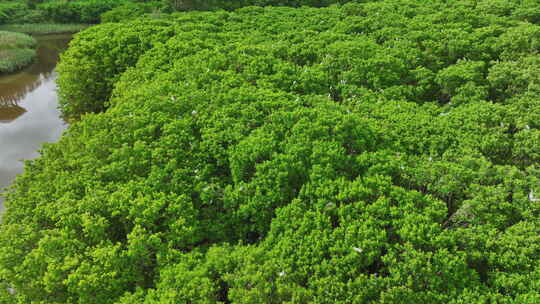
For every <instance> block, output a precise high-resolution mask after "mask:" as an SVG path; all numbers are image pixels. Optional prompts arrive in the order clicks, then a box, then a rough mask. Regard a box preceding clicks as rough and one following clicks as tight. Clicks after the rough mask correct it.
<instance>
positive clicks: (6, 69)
mask: <svg viewBox="0 0 540 304" xmlns="http://www.w3.org/2000/svg"><path fill="white" fill-rule="evenodd" d="M36 44H37V43H36V40H35V39H34V38H32V37H30V36H28V35H25V34H22V33H12V32H5V31H1V30H0V74H4V73H10V72H13V71H16V70H19V69H21V68H23V67H25V66H27V65H28V64H30V63H31V62H32V61H33V60H34V58H35V57H36V51H35V48H36Z"/></svg>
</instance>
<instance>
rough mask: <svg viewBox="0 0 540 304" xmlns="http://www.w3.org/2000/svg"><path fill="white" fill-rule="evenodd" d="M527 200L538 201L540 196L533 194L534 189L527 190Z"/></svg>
mask: <svg viewBox="0 0 540 304" xmlns="http://www.w3.org/2000/svg"><path fill="white" fill-rule="evenodd" d="M529 201H531V202H540V198H538V197H535V196H534V191H533V190H532V189H531V192H529Z"/></svg>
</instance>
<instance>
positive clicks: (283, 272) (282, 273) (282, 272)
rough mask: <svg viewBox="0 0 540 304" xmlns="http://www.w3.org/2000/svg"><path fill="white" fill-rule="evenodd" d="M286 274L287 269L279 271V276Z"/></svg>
mask: <svg viewBox="0 0 540 304" xmlns="http://www.w3.org/2000/svg"><path fill="white" fill-rule="evenodd" d="M286 274H287V273H286V272H285V271H281V272H280V273H279V276H280V277H282V276H284V275H286Z"/></svg>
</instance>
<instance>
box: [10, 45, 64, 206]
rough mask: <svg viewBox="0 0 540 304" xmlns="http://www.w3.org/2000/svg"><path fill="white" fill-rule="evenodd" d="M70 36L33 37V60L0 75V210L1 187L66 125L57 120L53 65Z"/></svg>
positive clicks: (58, 118)
mask: <svg viewBox="0 0 540 304" xmlns="http://www.w3.org/2000/svg"><path fill="white" fill-rule="evenodd" d="M70 39H71V35H48V36H41V37H36V40H37V41H38V49H37V56H38V57H37V60H36V62H35V63H34V64H33V65H32V66H30V67H28V68H26V69H25V70H23V71H21V72H19V73H16V74H12V75H7V76H0V210H2V209H3V201H4V198H3V197H2V192H1V189H2V188H4V187H6V186H8V185H9V184H10V183H11V182H12V181H13V179H14V178H15V176H16V175H17V174H19V173H20V172H22V170H23V165H24V164H23V161H24V160H28V159H32V158H35V157H37V156H39V153H38V152H37V150H38V149H39V148H40V147H41V146H42V145H43V143H44V142H54V141H56V140H58V138H59V137H60V135H61V134H62V131H64V129H65V128H66V124H65V123H64V122H63V121H62V120H61V119H60V112H59V111H58V109H57V107H58V98H57V94H56V83H55V80H56V73H55V72H54V68H55V67H56V63H57V62H58V57H59V54H60V52H62V51H63V50H64V49H66V48H67V44H68V42H69V40H70Z"/></svg>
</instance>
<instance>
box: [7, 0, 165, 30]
mask: <svg viewBox="0 0 540 304" xmlns="http://www.w3.org/2000/svg"><path fill="white" fill-rule="evenodd" d="M164 6H165V3H163V2H158V1H155V2H150V1H137V0H77V1H65V0H8V1H2V2H0V24H14V23H15V24H25V23H31V24H36V23H37V24H39V23H60V24H70V23H71V24H72V23H83V24H94V23H99V22H100V18H101V15H102V14H104V13H106V12H109V11H111V10H112V9H114V8H117V7H124V10H125V9H126V8H130V9H131V10H132V11H133V12H140V11H144V13H149V12H153V10H160V9H162V8H164ZM120 12H121V13H122V11H120ZM140 15H142V14H140Z"/></svg>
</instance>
